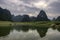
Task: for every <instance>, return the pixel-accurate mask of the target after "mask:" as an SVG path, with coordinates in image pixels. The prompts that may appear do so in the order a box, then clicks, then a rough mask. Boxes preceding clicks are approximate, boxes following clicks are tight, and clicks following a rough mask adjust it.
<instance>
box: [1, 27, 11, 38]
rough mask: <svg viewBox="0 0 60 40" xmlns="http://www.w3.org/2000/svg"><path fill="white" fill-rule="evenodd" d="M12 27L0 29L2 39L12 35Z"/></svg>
mask: <svg viewBox="0 0 60 40" xmlns="http://www.w3.org/2000/svg"><path fill="white" fill-rule="evenodd" d="M10 29H11V27H0V37H2V36H6V35H8V34H9V33H10Z"/></svg>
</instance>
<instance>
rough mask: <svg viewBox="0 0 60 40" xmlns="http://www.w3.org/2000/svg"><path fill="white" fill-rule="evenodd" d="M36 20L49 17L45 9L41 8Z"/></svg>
mask: <svg viewBox="0 0 60 40" xmlns="http://www.w3.org/2000/svg"><path fill="white" fill-rule="evenodd" d="M36 20H37V21H48V20H49V19H48V18H47V15H46V13H45V11H43V10H41V11H40V13H39V15H38V16H37V19H36Z"/></svg>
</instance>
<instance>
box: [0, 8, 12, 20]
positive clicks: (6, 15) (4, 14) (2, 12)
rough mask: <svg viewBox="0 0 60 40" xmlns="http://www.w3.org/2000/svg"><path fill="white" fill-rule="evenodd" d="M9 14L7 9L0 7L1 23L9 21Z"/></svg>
mask: <svg viewBox="0 0 60 40" xmlns="http://www.w3.org/2000/svg"><path fill="white" fill-rule="evenodd" d="M11 18H12V16H11V13H10V11H9V10H7V9H3V8H1V7H0V20H1V21H11Z"/></svg>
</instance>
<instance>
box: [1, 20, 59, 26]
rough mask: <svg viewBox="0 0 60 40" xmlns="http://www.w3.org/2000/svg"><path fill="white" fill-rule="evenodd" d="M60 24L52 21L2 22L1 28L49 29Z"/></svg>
mask: <svg viewBox="0 0 60 40" xmlns="http://www.w3.org/2000/svg"><path fill="white" fill-rule="evenodd" d="M54 23H59V22H57V21H56V22H54V21H53V22H52V21H40V22H9V21H0V26H15V25H19V26H47V27H49V26H50V25H51V24H54Z"/></svg>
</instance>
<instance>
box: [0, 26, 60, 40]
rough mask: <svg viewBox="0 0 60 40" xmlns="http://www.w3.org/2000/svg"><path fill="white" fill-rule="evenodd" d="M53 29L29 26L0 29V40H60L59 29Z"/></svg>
mask: <svg viewBox="0 0 60 40" xmlns="http://www.w3.org/2000/svg"><path fill="white" fill-rule="evenodd" d="M54 28H55V29H54ZM54 28H53V27H51V28H49V27H30V26H14V27H0V40H60V27H54ZM12 29H13V30H12ZM3 36H5V37H3Z"/></svg>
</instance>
